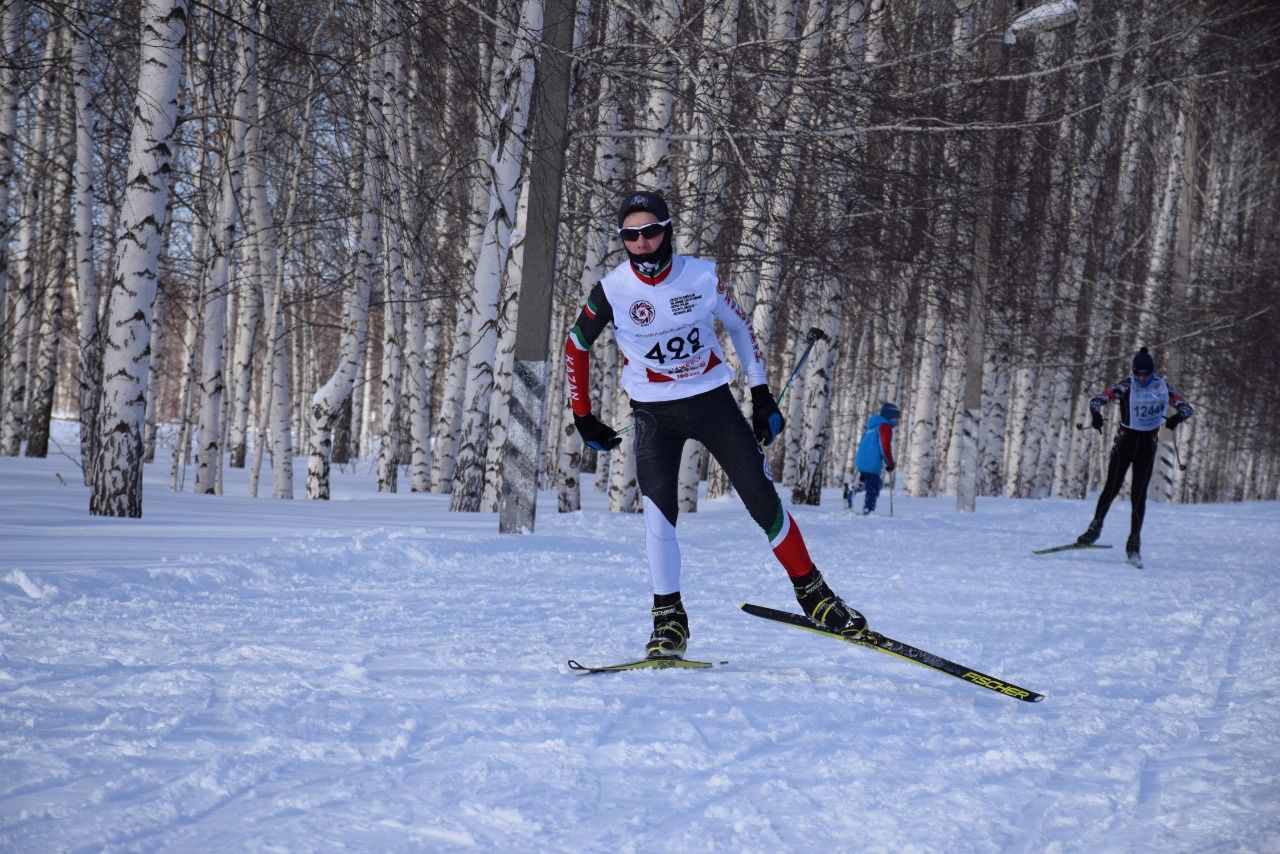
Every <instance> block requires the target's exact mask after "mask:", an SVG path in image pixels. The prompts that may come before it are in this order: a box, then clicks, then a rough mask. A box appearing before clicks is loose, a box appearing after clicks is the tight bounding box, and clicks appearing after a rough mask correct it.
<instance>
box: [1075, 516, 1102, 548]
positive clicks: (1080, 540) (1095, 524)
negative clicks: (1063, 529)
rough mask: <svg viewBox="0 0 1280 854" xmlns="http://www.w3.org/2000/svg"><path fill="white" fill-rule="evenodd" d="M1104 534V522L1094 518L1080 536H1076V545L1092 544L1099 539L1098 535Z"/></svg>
mask: <svg viewBox="0 0 1280 854" xmlns="http://www.w3.org/2000/svg"><path fill="white" fill-rule="evenodd" d="M1101 535H1102V523H1101V522H1099V521H1098V520H1097V519H1094V520H1093V521H1092V522H1090V523H1089V528H1088V529H1087V530H1086V531H1085V532H1084V533H1083V534H1081V535H1080V536H1078V537H1076V545H1078V546H1091V545H1093V544H1094V543H1096V542H1097V541H1098V537H1099V536H1101Z"/></svg>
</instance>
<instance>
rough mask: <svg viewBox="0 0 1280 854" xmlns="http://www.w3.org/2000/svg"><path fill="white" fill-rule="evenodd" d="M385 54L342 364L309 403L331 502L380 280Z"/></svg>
mask: <svg viewBox="0 0 1280 854" xmlns="http://www.w3.org/2000/svg"><path fill="white" fill-rule="evenodd" d="M370 16H371V17H370V21H369V33H368V36H369V40H368V44H370V45H380V44H381V43H380V34H381V33H382V19H381V7H380V6H375V7H374V8H373V9H372V10H371V12H370ZM383 50H385V47H384V48H382V49H379V50H374V51H373V52H372V54H371V56H370V58H369V59H368V61H367V63H366V75H367V76H366V80H367V81H368V82H367V84H366V85H367V88H366V96H365V100H364V110H363V128H364V146H363V168H362V173H361V177H362V179H363V183H362V186H363V191H362V193H361V198H360V217H359V232H358V239H357V241H356V242H355V247H354V252H353V256H352V259H351V266H350V268H349V269H350V270H351V277H352V281H351V285H350V286H349V287H348V288H347V289H346V290H345V291H344V293H343V312H342V339H341V348H340V351H339V354H338V364H337V367H336V368H335V369H334V372H333V374H332V375H331V376H330V377H329V379H328V381H327V382H325V384H324V385H323V386H321V387H320V388H319V389H318V390H317V391H316V393H315V394H314V395H313V396H312V398H311V412H310V415H311V434H310V436H309V437H308V445H309V455H308V462H307V497H308V498H316V499H324V500H328V498H329V463H330V452H331V450H332V448H333V430H334V426H335V424H336V423H337V421H338V419H339V417H340V416H341V415H342V413H343V410H344V409H347V408H348V406H349V404H350V402H351V396H352V391H353V390H354V388H355V383H356V377H357V375H358V374H359V372H360V369H361V367H362V365H363V364H364V353H365V344H366V339H367V336H368V332H369V298H370V295H371V294H372V292H373V288H374V284H375V282H376V280H377V278H378V267H379V251H378V250H379V240H380V235H381V210H382V180H383V175H384V174H385V168H384V160H385V148H384V143H383V127H382V122H383V120H382V101H383V98H384V97H385V95H384V92H383V76H382V69H383V65H384V60H383V52H382V51H383Z"/></svg>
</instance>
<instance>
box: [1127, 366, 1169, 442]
mask: <svg viewBox="0 0 1280 854" xmlns="http://www.w3.org/2000/svg"><path fill="white" fill-rule="evenodd" d="M1168 408H1169V387H1168V386H1167V385H1165V383H1164V380H1163V379H1161V378H1160V377H1152V378H1151V382H1149V383H1147V385H1146V386H1143V385H1142V384H1141V383H1139V382H1138V381H1137V380H1136V379H1132V378H1131V379H1130V381H1129V427H1130V429H1133V430H1159V429H1160V426H1161V425H1162V424H1164V413H1165V410H1166V409H1168Z"/></svg>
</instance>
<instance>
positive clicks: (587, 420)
mask: <svg viewBox="0 0 1280 854" xmlns="http://www.w3.org/2000/svg"><path fill="white" fill-rule="evenodd" d="M573 424H574V426H575V427H577V428H578V433H580V434H581V435H582V441H583V442H585V443H586V444H587V446H588V447H591V448H595V449H596V450H597V451H608V450H611V449H613V448H616V447H618V446H619V445H621V444H622V437H621V436H619V435H618V433H617V431H615V430H614V429H613V428H612V427H610V426H609V425H608V424H603V423H601V421H600V419H599V418H596V417H595V415H593V414H592V413H590V412H588V413H587V414H586V415H574V416H573Z"/></svg>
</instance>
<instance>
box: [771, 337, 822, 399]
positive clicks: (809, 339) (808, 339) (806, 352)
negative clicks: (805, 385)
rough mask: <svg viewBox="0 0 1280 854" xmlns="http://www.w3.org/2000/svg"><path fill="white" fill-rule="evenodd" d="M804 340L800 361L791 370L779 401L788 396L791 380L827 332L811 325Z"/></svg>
mask: <svg viewBox="0 0 1280 854" xmlns="http://www.w3.org/2000/svg"><path fill="white" fill-rule="evenodd" d="M804 340H805V342H806V345H805V348H804V352H803V353H801V354H800V361H798V362H796V367H795V370H793V371H792V372H791V376H789V377H787V382H786V385H784V386H783V387H782V393H781V394H779V395H778V403H782V399H783V398H784V397H786V396H787V391H788V390H790V388H791V381H792V380H794V379H795V378H796V374H798V373H800V369H801V368H803V367H804V363H805V362H806V361H807V360H808V358H809V353H810V352H811V351H812V350H813V345H814V344H817V343H818V342H819V341H823V340H827V333H825V332H823V331H822V330H821V329H819V328H818V327H816V326H810V327H809V331H808V332H807V333H805V336H804Z"/></svg>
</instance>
